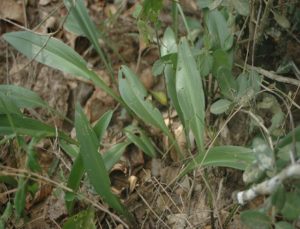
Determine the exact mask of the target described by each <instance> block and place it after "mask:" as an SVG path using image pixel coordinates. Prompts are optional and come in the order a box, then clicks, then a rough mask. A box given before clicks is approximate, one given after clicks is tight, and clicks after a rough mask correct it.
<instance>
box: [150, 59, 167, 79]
mask: <svg viewBox="0 0 300 229" xmlns="http://www.w3.org/2000/svg"><path fill="white" fill-rule="evenodd" d="M164 67H165V63H164V61H163V60H162V59H158V60H157V61H155V62H154V64H153V66H152V74H153V76H159V75H161V74H162V73H163V71H164Z"/></svg>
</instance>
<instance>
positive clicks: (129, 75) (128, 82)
mask: <svg viewBox="0 0 300 229" xmlns="http://www.w3.org/2000/svg"><path fill="white" fill-rule="evenodd" d="M119 91H120V94H121V97H122V98H123V100H124V102H125V103H126V104H127V106H128V107H129V108H130V109H131V110H132V111H133V112H134V113H135V114H136V115H137V116H139V118H141V119H142V120H143V121H144V122H145V123H147V124H151V125H153V126H155V127H157V128H159V129H161V130H162V131H163V132H164V133H167V132H168V128H167V126H166V125H165V123H164V120H163V117H162V115H161V113H160V112H159V111H158V110H157V109H156V108H154V107H153V105H152V104H151V103H150V102H149V101H148V100H146V97H147V95H148V93H147V91H146V89H145V88H144V86H143V85H142V83H141V82H140V81H139V79H138V77H137V76H136V75H135V74H134V73H133V71H131V70H130V69H129V68H128V67H126V66H122V68H121V70H120V72H119Z"/></svg>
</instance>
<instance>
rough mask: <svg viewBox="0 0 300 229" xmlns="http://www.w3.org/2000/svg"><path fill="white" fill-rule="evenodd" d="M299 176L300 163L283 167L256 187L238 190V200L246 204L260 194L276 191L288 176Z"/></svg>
mask: <svg viewBox="0 0 300 229" xmlns="http://www.w3.org/2000/svg"><path fill="white" fill-rule="evenodd" d="M295 176H296V177H298V178H300V164H298V163H297V164H291V165H289V166H288V167H286V168H285V169H283V170H282V171H281V172H280V173H278V174H277V175H276V176H274V177H272V178H271V179H269V180H266V181H264V182H262V183H260V184H258V185H255V186H254V187H252V188H250V189H248V190H245V191H241V192H238V193H237V194H236V195H235V198H236V199H237V202H238V203H239V204H241V205H244V204H246V203H247V202H248V201H250V200H252V199H254V198H255V197H257V196H259V195H268V194H271V193H272V192H274V191H275V190H276V189H277V187H278V186H279V185H280V184H281V183H282V182H283V181H284V180H286V179H287V178H290V177H295Z"/></svg>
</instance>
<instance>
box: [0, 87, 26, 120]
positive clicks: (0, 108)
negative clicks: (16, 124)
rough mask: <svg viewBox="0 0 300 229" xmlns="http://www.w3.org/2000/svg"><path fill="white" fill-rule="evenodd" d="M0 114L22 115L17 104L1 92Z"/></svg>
mask: <svg viewBox="0 0 300 229" xmlns="http://www.w3.org/2000/svg"><path fill="white" fill-rule="evenodd" d="M0 114H19V115H21V112H20V109H19V108H18V106H17V105H16V103H15V102H14V101H13V100H12V99H11V98H9V97H7V96H6V95H5V94H4V93H2V92H1V91H0Z"/></svg>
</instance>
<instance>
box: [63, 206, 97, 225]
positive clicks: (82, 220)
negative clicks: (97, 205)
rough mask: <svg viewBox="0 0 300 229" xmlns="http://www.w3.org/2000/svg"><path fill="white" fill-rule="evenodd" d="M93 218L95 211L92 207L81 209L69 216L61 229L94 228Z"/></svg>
mask: <svg viewBox="0 0 300 229" xmlns="http://www.w3.org/2000/svg"><path fill="white" fill-rule="evenodd" d="M94 218H95V212H94V210H93V209H88V210H85V211H81V212H79V213H78V214H76V215H74V216H72V217H69V218H68V220H67V221H66V222H65V223H64V226H63V229H82V228H84V229H96V225H95V222H94Z"/></svg>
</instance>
